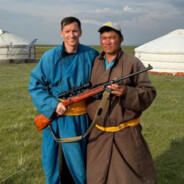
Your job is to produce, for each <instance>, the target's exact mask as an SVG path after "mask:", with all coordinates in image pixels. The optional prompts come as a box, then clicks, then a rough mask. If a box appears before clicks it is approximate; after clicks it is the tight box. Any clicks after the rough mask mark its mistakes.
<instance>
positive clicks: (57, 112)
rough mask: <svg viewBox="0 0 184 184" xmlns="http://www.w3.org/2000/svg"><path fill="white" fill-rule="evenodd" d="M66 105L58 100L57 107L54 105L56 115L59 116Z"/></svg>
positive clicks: (63, 111)
mask: <svg viewBox="0 0 184 184" xmlns="http://www.w3.org/2000/svg"><path fill="white" fill-rule="evenodd" d="M65 111H66V107H65V106H64V105H63V103H62V102H59V103H58V105H57V107H56V114H57V116H61V115H63V114H64V113H65Z"/></svg>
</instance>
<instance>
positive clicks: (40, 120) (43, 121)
mask: <svg viewBox="0 0 184 184" xmlns="http://www.w3.org/2000/svg"><path fill="white" fill-rule="evenodd" d="M104 89H105V87H104V86H103V85H102V86H98V87H96V88H93V89H91V90H89V91H85V92H83V93H81V94H79V95H76V96H74V97H70V98H68V99H66V100H64V101H62V103H63V105H64V106H65V107H67V106H69V105H70V104H72V103H75V102H79V101H82V100H84V99H86V98H89V97H91V96H93V95H95V94H97V93H99V92H101V91H103V90H104ZM56 117H57V116H56V114H55V113H54V114H53V115H52V117H51V118H47V117H45V116H44V115H43V114H40V115H38V116H36V117H35V118H34V123H35V125H36V128H37V130H43V129H44V128H45V127H46V126H48V125H49V123H50V122H51V121H52V120H53V119H55V118H56Z"/></svg>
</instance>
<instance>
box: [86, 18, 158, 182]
mask: <svg viewBox="0 0 184 184" xmlns="http://www.w3.org/2000/svg"><path fill="white" fill-rule="evenodd" d="M99 32H100V44H101V47H102V49H103V52H102V53H101V55H100V56H97V58H96V60H95V62H94V66H93V70H92V76H91V83H92V85H93V86H94V85H96V84H100V83H103V82H107V81H110V80H113V79H115V78H120V77H122V76H126V75H128V74H131V73H134V72H137V71H140V70H143V69H144V68H145V67H144V65H143V64H142V62H141V61H140V60H138V59H137V58H136V57H134V56H132V55H129V54H127V53H125V52H123V51H122V50H121V43H122V41H123V35H122V33H121V28H120V26H119V25H118V24H116V23H112V22H107V23H105V24H104V25H103V26H102V27H100V29H99ZM109 88H111V95H110V98H109V99H108V101H107V102H106V105H105V108H104V109H103V111H102V114H101V116H100V118H99V119H98V120H97V122H96V125H95V127H94V128H93V129H92V131H91V133H90V136H89V142H88V148H87V184H156V183H157V181H156V175H155V170H154V166H153V160H152V156H151V153H150V151H149V148H148V145H147V143H146V141H145V139H144V138H143V135H142V134H141V130H142V127H141V125H140V117H141V114H142V112H143V111H144V110H146V109H147V108H148V107H149V106H150V105H151V103H152V102H153V100H154V98H155V96H156V90H155V88H154V87H153V86H152V84H151V82H150V80H149V77H148V74H147V72H144V73H141V74H139V75H136V76H134V77H131V78H127V79H125V80H123V82H122V84H121V85H118V84H112V85H110V86H109ZM99 103H100V98H99V97H98V98H91V99H90V100H89V104H88V109H87V111H88V113H89V116H90V118H91V119H93V118H94V115H95V112H96V109H97V107H98V105H99Z"/></svg>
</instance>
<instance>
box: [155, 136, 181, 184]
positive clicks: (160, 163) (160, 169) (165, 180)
mask: <svg viewBox="0 0 184 184" xmlns="http://www.w3.org/2000/svg"><path fill="white" fill-rule="evenodd" d="M154 163H155V168H156V173H157V178H158V184H184V138H181V139H174V140H173V141H172V142H171V145H170V148H169V149H168V150H167V151H166V152H165V153H163V154H162V155H160V156H159V157H158V158H156V159H155V161H154Z"/></svg>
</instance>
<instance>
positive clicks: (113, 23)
mask: <svg viewBox="0 0 184 184" xmlns="http://www.w3.org/2000/svg"><path fill="white" fill-rule="evenodd" d="M106 27H109V28H112V29H114V30H116V31H119V32H120V33H121V27H120V25H119V24H117V23H115V22H106V23H105V24H103V25H102V26H101V27H100V28H99V30H98V32H101V31H102V30H103V29H104V28H106Z"/></svg>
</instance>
